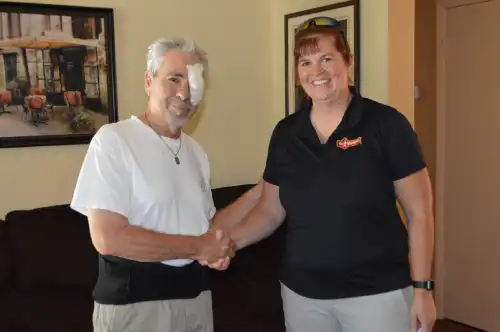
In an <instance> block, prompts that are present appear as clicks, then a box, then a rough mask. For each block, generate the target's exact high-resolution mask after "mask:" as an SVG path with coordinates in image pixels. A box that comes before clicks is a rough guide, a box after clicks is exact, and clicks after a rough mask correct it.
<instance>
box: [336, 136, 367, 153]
mask: <svg viewBox="0 0 500 332" xmlns="http://www.w3.org/2000/svg"><path fill="white" fill-rule="evenodd" d="M361 141H362V138H361V137H358V138H355V139H347V137H344V138H342V139H339V140H337V147H339V148H341V149H342V150H347V149H349V148H350V147H353V146H356V145H360V144H361Z"/></svg>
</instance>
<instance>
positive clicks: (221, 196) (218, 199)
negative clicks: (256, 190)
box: [212, 184, 255, 209]
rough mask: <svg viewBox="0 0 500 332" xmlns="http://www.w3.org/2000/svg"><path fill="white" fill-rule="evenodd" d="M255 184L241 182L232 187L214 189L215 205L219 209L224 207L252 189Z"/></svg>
mask: <svg viewBox="0 0 500 332" xmlns="http://www.w3.org/2000/svg"><path fill="white" fill-rule="evenodd" d="M253 186H255V184H240V185H236V186H230V187H222V188H214V189H212V197H213V199H214V205H215V207H216V208H217V209H222V208H224V207H226V206H228V205H229V204H230V203H232V202H234V201H235V200H237V199H238V198H239V197H240V196H241V195H243V194H244V193H245V192H247V191H248V190H250V188H252V187H253Z"/></svg>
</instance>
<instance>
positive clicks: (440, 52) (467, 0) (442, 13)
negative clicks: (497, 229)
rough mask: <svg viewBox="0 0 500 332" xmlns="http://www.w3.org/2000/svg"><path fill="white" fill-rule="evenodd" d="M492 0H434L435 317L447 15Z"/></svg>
mask: <svg viewBox="0 0 500 332" xmlns="http://www.w3.org/2000/svg"><path fill="white" fill-rule="evenodd" d="M490 1H492V0H436V20H437V22H436V34H437V35H436V43H437V44H436V71H437V72H436V88H437V91H436V98H437V100H436V130H437V133H436V184H435V185H436V194H435V196H436V197H435V209H436V218H435V220H436V222H435V225H436V226H435V227H436V235H435V239H436V246H435V263H434V276H435V280H436V291H435V297H436V307H437V314H438V318H444V316H445V309H444V307H445V304H444V294H445V288H446V285H445V283H444V280H445V273H446V268H445V243H444V232H445V228H446V216H445V211H444V203H445V199H446V197H445V195H444V188H445V179H444V178H445V165H446V158H445V152H446V146H445V145H446V19H447V18H446V15H447V11H448V10H449V9H452V8H456V7H463V6H469V5H474V4H478V3H482V2H490Z"/></svg>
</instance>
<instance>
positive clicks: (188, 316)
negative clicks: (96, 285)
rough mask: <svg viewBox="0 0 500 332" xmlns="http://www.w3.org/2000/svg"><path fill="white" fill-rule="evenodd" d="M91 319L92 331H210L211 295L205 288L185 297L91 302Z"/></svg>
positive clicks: (211, 330) (211, 325)
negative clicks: (195, 295)
mask: <svg viewBox="0 0 500 332" xmlns="http://www.w3.org/2000/svg"><path fill="white" fill-rule="evenodd" d="M93 323H94V332H213V330H214V327H213V316H212V295H211V292H210V291H205V292H202V293H201V294H200V295H199V296H198V297H196V298H194V299H186V300H167V301H151V302H139V303H133V304H126V305H104V304H99V303H95V306H94V314H93Z"/></svg>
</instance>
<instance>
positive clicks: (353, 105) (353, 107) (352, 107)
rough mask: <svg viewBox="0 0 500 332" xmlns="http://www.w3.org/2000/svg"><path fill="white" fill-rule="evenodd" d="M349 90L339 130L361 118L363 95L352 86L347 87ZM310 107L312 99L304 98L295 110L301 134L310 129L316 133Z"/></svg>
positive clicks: (353, 124) (308, 131)
mask: <svg viewBox="0 0 500 332" xmlns="http://www.w3.org/2000/svg"><path fill="white" fill-rule="evenodd" d="M349 90H350V92H351V93H352V98H351V101H350V103H349V106H348V107H347V110H346V111H345V114H344V116H343V118H342V121H341V122H340V124H339V127H338V129H337V130H341V131H343V130H347V129H349V128H353V127H355V126H356V125H357V124H358V123H359V122H360V121H361V120H362V119H363V113H364V107H363V97H362V96H361V94H360V93H358V92H357V91H356V90H355V88H354V87H349ZM311 108H312V101H311V100H306V101H304V102H303V103H302V105H301V107H300V108H299V110H298V111H297V112H298V113H299V114H297V115H298V119H297V120H299V121H297V129H298V130H299V132H300V133H302V134H306V135H307V134H310V133H311V129H312V133H314V135H316V133H315V132H314V127H313V126H312V123H311V119H310V114H311Z"/></svg>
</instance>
